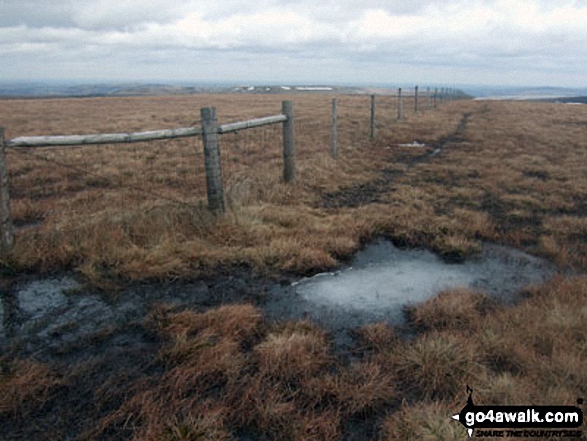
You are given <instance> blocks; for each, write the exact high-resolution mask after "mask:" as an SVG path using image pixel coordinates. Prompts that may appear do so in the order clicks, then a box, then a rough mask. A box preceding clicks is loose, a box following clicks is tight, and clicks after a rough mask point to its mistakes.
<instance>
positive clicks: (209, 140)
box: [200, 107, 225, 213]
mask: <svg viewBox="0 0 587 441" xmlns="http://www.w3.org/2000/svg"><path fill="white" fill-rule="evenodd" d="M200 115H201V117H202V140H203V142H204V160H205V162H206V190H207V192H208V208H209V209H210V211H212V212H213V213H224V211H225V207H224V189H223V188H222V166H221V163H220V146H219V145H218V122H217V121H216V108H215V107H204V108H202V109H201V110H200Z"/></svg>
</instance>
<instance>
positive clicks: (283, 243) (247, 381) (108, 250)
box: [0, 96, 587, 440]
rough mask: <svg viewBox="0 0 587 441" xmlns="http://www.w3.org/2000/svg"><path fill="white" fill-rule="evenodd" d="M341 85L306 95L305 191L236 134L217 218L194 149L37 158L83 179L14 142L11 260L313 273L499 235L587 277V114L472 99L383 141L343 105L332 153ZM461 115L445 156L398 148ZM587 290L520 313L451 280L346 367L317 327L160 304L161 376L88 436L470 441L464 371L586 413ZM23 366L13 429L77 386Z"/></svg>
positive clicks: (57, 126)
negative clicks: (404, 330)
mask: <svg viewBox="0 0 587 441" xmlns="http://www.w3.org/2000/svg"><path fill="white" fill-rule="evenodd" d="M330 98H331V97H327V96H299V97H296V98H295V99H296V115H298V116H299V121H298V123H297V124H298V125H297V126H296V130H297V133H298V137H299V149H300V150H299V162H298V166H299V178H300V179H299V181H298V182H297V184H296V185H294V186H286V185H284V184H282V183H281V181H280V167H281V165H280V164H281V162H280V161H281V159H280V156H279V133H278V131H277V132H275V133H273V132H271V131H270V130H267V131H265V132H263V131H257V132H254V133H253V132H249V133H248V134H246V133H244V132H243V133H241V134H239V135H237V136H233V137H232V138H230V139H229V138H223V141H222V142H223V143H224V144H223V147H222V148H223V158H224V159H223V161H224V162H223V165H224V167H225V168H224V170H225V183H226V189H227V190H226V191H227V200H228V201H229V204H228V205H229V210H228V212H227V214H226V215H225V216H224V217H222V218H220V219H214V218H213V217H211V216H210V215H209V213H207V211H206V209H205V204H204V203H203V199H202V198H203V195H204V184H203V181H202V176H203V175H202V161H201V146H199V144H197V141H196V140H190V141H185V140H184V141H179V140H178V141H173V142H170V143H165V144H163V143H154V144H153V145H136V146H132V147H129V148H126V147H123V148H120V149H118V148H113V147H111V146H110V147H109V146H105V147H100V148H93V147H92V148H88V150H83V151H84V154H81V153H80V152H81V150H80V149H78V150H65V149H56V150H49V149H47V150H43V151H38V152H37V153H36V154H37V155H42V156H45V157H46V158H48V159H56V160H59V161H63V162H67V163H70V164H76V166H79V167H81V169H82V170H83V171H84V173H81V172H79V173H78V172H76V171H74V170H71V169H64V168H60V167H56V166H54V165H53V164H48V163H46V162H45V161H43V160H40V159H39V158H30V157H29V156H23V155H22V154H20V153H17V152H12V151H11V152H9V154H8V156H9V168H10V178H11V185H12V187H11V188H12V194H13V208H14V213H15V219H16V220H18V223H19V231H18V233H17V246H16V248H15V250H14V252H13V254H12V255H10V256H9V257H8V258H7V259H5V260H4V261H3V262H4V264H6V265H10V266H11V267H12V268H13V269H15V270H17V271H18V270H25V269H26V270H30V269H34V270H51V269H57V268H63V267H69V268H76V269H78V270H79V271H80V272H81V273H83V274H84V275H85V276H87V277H88V278H89V279H90V280H92V281H95V282H101V283H103V282H104V280H110V279H115V280H116V281H118V282H119V281H120V280H121V279H122V280H136V279H145V278H151V279H168V278H175V277H184V276H187V277H196V276H198V275H202V274H205V273H213V272H214V270H215V269H216V268H218V267H219V266H222V267H223V268H227V267H230V266H231V265H239V266H244V265H246V266H248V267H250V268H252V269H253V270H254V271H256V272H257V273H258V274H267V273H276V272H277V273H282V272H284V271H291V272H293V273H296V274H299V273H311V272H314V271H318V270H321V269H324V268H331V267H332V266H335V265H337V264H338V263H339V262H340V261H341V260H342V259H344V258H346V257H348V256H350V255H352V253H353V252H355V251H356V250H357V249H358V248H360V247H361V245H362V244H364V243H365V242H366V241H369V240H371V239H374V238H376V237H379V236H386V237H390V238H393V239H394V240H396V241H397V242H399V243H403V244H406V245H424V246H427V247H429V248H432V249H434V250H436V251H438V252H439V253H441V254H443V255H444V256H445V257H446V258H447V259H449V260H459V259H462V258H465V257H467V256H468V255H470V254H472V253H475V252H476V251H478V249H479V244H480V243H481V242H482V241H492V242H496V243H500V244H505V245H511V246H515V247H518V248H520V249H522V250H525V251H529V252H532V253H535V254H540V255H543V256H546V257H549V258H551V259H552V260H553V261H554V262H556V263H557V264H559V265H561V267H562V269H564V270H574V271H578V272H581V271H585V269H587V241H586V236H585V215H586V214H587V211H586V210H587V206H586V205H585V201H586V200H587V175H585V172H584V168H585V151H586V148H587V141H586V139H585V137H584V126H585V121H587V107H585V106H564V105H558V104H549V103H524V102H520V103H518V102H460V103H455V104H454V105H448V106H445V107H443V108H441V109H440V110H438V111H435V112H433V111H429V112H428V111H427V112H424V113H423V114H422V115H420V116H418V117H417V118H416V117H414V116H408V118H407V120H406V121H405V122H403V123H401V124H398V123H396V122H392V120H391V116H389V117H387V118H388V119H385V117H383V118H382V119H381V121H380V127H379V136H378V140H377V142H375V143H370V142H369V141H368V140H367V137H366V135H367V131H366V130H367V127H368V125H367V122H368V112H367V109H368V97H342V98H341V102H340V106H341V126H342V127H341V130H342V131H343V136H342V140H343V141H342V147H341V154H340V158H339V159H338V160H337V161H333V160H332V159H331V158H329V157H328V153H327V152H328V112H329V110H328V109H329V106H328V104H329V100H330ZM280 100H281V97H277V96H255V97H250V96H247V97H234V96H214V97H212V96H197V97H156V98H132V99H126V98H125V99H111V100H106V99H88V100H43V101H6V102H3V107H2V108H1V109H0V119H2V121H3V124H5V125H6V127H7V135H8V137H13V136H17V135H27V134H31V135H32V134H52V133H54V134H57V133H74V132H78V131H82V132H85V131H118V130H143V129H153V128H159V127H163V126H165V127H174V126H178V125H188V124H191V123H193V122H194V121H195V119H196V117H194V118H192V117H190V116H189V115H192V116H193V115H195V114H196V113H197V109H198V108H199V107H200V106H202V105H204V104H210V105H216V107H217V109H218V111H219V114H220V120H221V121H223V122H224V121H229V120H240V119H244V118H248V117H253V116H263V115H267V114H272V113H276V112H278V111H279V108H280V106H279V101H280ZM390 100H391V99H390ZM386 105H387V107H385V105H382V106H381V108H380V109H382V115H383V114H386V115H391V109H392V105H393V103H392V102H391V101H389V102H388V103H387V104H386ZM406 107H407V106H406ZM386 109H387V110H386ZM465 114H468V115H469V116H468V119H467V121H468V122H467V125H466V127H465V128H464V130H463V131H462V132H461V133H460V134H459V138H460V140H457V139H455V138H453V139H452V141H453V142H449V143H448V144H445V145H444V150H443V151H442V153H441V154H439V155H437V156H434V157H431V158H429V159H427V160H425V161H424V160H422V161H420V159H422V154H424V153H425V151H429V150H426V149H424V150H416V149H409V148H401V147H397V144H398V143H403V142H412V141H414V140H418V141H420V142H426V143H430V144H432V143H434V142H438V141H439V140H441V139H442V138H445V137H449V136H450V135H451V134H453V133H454V132H455V130H456V129H457V126H458V125H459V123H460V122H461V121H463V116H464V115H465ZM47 115H51V117H47ZM263 139H265V142H263ZM457 141H458V142H457ZM88 171H91V172H92V173H93V174H88V173H87V172H88ZM135 185H136V186H140V187H143V188H144V189H146V190H149V192H151V193H156V196H152V195H147V196H145V193H144V192H141V191H138V190H136V189H135V190H133V189H131V187H134V186H135ZM162 195H163V196H165V197H170V198H173V199H178V200H181V201H183V202H186V204H187V205H181V204H178V203H177V202H173V201H170V200H169V199H165V198H162V197H161V196H162ZM37 223H39V224H38V225H37ZM586 287H587V279H586V278H585V277H584V276H581V275H580V274H579V275H575V276H573V277H562V276H561V277H558V278H555V279H554V280H552V281H551V282H549V283H546V284H544V285H542V286H537V287H533V288H530V289H528V290H526V292H524V298H523V299H522V300H521V301H520V302H519V303H518V304H516V305H511V306H507V307H503V306H498V305H491V304H490V303H489V302H488V301H487V299H486V298H485V297H484V296H483V295H482V294H478V293H474V292H470V291H466V290H452V291H447V292H444V293H442V294H441V295H439V296H438V297H437V298H435V299H432V300H430V301H428V302H425V303H423V304H421V305H417V306H416V307H414V308H413V309H412V311H411V313H410V317H411V320H412V322H413V324H414V326H415V329H416V330H417V334H416V336H415V337H414V338H413V339H409V340H406V341H402V340H400V339H399V338H398V336H397V334H396V331H395V330H394V329H392V328H390V327H389V326H387V325H385V324H376V325H370V326H368V327H365V328H363V329H360V330H358V331H357V332H356V333H355V339H356V347H355V348H354V350H353V351H352V354H351V356H350V358H349V357H346V356H345V357H343V356H340V355H339V354H336V353H335V352H334V351H333V348H332V345H331V341H330V339H329V337H328V335H326V334H325V333H324V332H323V331H322V330H320V329H318V328H317V327H316V326H314V325H312V324H311V323H308V322H301V323H286V324H281V325H271V326H269V325H268V324H266V323H265V322H264V320H263V317H262V315H261V313H260V312H259V311H258V310H256V309H255V308H253V307H251V306H249V305H233V306H224V307H221V308H217V309H212V310H210V311H207V312H203V313H196V312H193V311H179V312H178V311H175V310H173V309H172V308H161V309H160V310H158V311H156V312H155V313H154V314H153V315H152V317H151V318H150V319H149V320H150V321H149V322H148V325H147V326H148V327H154V328H155V329H156V330H157V333H158V335H159V336H160V339H161V348H160V350H159V352H158V353H157V356H156V357H155V361H154V363H155V366H156V368H154V369H153V370H152V371H148V372H147V373H145V375H144V378H140V379H138V380H136V379H135V380H133V381H132V382H131V384H129V385H128V390H125V400H124V401H123V402H121V403H118V405H117V406H113V407H114V408H113V409H109V410H108V411H107V412H105V414H103V415H101V416H100V417H99V418H98V421H96V419H94V420H92V421H91V423H90V422H88V424H87V426H86V427H85V428H84V430H85V432H82V433H84V434H85V435H87V437H89V436H91V435H95V436H102V437H105V438H107V437H108V436H116V435H117V434H124V436H126V437H128V438H132V439H153V440H155V439H232V438H236V437H237V436H238V435H239V434H242V433H244V434H247V435H249V436H250V437H252V438H253V439H255V438H258V439H280V440H281V439H296V440H297V439H299V440H302V439H303V440H306V439H316V440H318V439H327V440H339V439H343V438H344V437H345V435H346V434H348V432H349V431H351V429H352V428H350V429H349V425H352V424H354V422H356V421H358V420H359V421H367V422H369V421H371V422H372V421H374V422H372V423H371V424H373V425H374V429H373V431H374V433H375V437H380V438H381V439H386V440H391V439H407V440H410V439H414V440H415V439H439V440H453V439H463V437H464V436H465V434H464V430H463V428H462V427H461V426H460V425H458V424H457V423H455V422H453V421H450V420H449V418H448V417H449V416H450V415H451V414H453V413H455V412H456V411H458V410H460V408H461V407H462V405H463V404H464V402H465V400H466V394H465V390H464V388H465V385H466V384H469V385H471V386H472V387H473V388H474V390H475V400H476V402H477V403H479V404H485V403H504V404H574V403H575V400H576V399H577V398H578V397H585V396H586V395H587V389H586V386H585V385H587V377H586V372H587V351H586V348H587V346H586V344H587V343H586V337H585V336H586V335H587V328H586V324H587V315H586V314H587V310H586V309H585V304H587V291H586ZM346 355H348V354H346ZM18 363H25V362H18ZM18 363H17V364H15V365H14V366H16V368H15V369H12V368H11V369H10V370H9V371H8V372H9V373H8V374H7V375H4V374H3V376H2V377H1V380H0V382H1V383H2V385H3V386H6V387H4V388H3V389H2V391H3V393H4V395H3V397H2V399H1V400H0V409H3V412H4V414H5V415H10V418H12V420H11V421H13V422H12V424H13V425H16V426H17V424H16V423H14V415H15V414H17V413H19V412H22V411H23V409H38V408H39V406H43V405H44V403H46V402H48V401H50V400H51V397H53V392H52V391H54V390H55V388H57V387H58V386H59V384H61V383H60V381H65V380H63V379H62V378H61V377H59V376H56V375H55V374H54V373H53V372H54V371H53V370H52V367H51V366H50V365H44V364H42V363H39V362H26V363H28V364H26V365H24V364H18ZM21 371H22V372H21ZM30 372H32V373H33V374H32V375H31V374H30ZM63 378H65V379H67V378H68V376H67V372H65V373H64V374H63ZM96 387H97V388H98V387H99V385H97V386H96ZM6 391H8V392H6ZM60 405H62V406H68V404H67V403H66V402H62V403H60ZM69 405H70V406H73V404H69ZM16 426H15V427H16ZM11 427H12V426H11ZM121 427H124V429H121ZM15 430H16V429H15ZM83 437H84V436H82V438H83Z"/></svg>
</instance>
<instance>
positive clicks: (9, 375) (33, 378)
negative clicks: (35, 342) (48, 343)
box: [0, 360, 63, 418]
mask: <svg viewBox="0 0 587 441" xmlns="http://www.w3.org/2000/svg"><path fill="white" fill-rule="evenodd" d="M62 385H63V381H62V379H61V378H60V376H59V375H57V373H55V372H53V371H52V370H51V369H50V368H49V367H48V366H46V365H44V364H42V363H38V362H34V361H31V360H14V361H7V360H2V371H1V372H0V416H1V417H2V418H9V417H13V418H15V417H18V418H26V417H27V416H28V415H30V414H31V413H33V412H34V411H36V410H38V409H40V408H42V407H43V406H45V405H46V404H47V401H48V400H49V399H50V397H51V395H52V394H54V393H55V391H56V389H57V388H59V387H60V386H62Z"/></svg>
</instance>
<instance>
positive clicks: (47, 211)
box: [6, 94, 432, 235]
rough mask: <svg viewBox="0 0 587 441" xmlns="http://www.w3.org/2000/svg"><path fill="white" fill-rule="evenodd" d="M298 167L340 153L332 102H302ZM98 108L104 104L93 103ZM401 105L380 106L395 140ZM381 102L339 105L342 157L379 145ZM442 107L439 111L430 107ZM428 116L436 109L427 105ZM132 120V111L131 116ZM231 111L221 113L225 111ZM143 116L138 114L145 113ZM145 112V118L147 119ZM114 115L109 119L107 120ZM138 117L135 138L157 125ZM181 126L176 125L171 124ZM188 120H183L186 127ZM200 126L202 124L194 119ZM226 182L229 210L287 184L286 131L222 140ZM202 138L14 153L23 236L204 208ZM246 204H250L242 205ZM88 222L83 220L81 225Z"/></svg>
mask: <svg viewBox="0 0 587 441" xmlns="http://www.w3.org/2000/svg"><path fill="white" fill-rule="evenodd" d="M293 98H294V101H295V119H294V121H295V123H294V130H295V135H296V160H297V161H298V164H303V163H304V162H305V161H308V160H311V159H312V158H314V157H316V155H325V154H328V153H329V151H330V143H331V121H332V119H331V118H332V114H331V109H332V106H331V101H332V98H333V96H331V95H315V96H312V97H311V98H309V99H306V98H304V97H301V98H300V97H298V96H294V97H293ZM279 99H281V97H274V98H271V97H263V99H262V100H261V101H262V102H261V103H259V102H257V101H256V100H254V99H253V100H252V105H250V106H247V105H246V104H247V102H246V101H245V100H242V99H241V100H240V104H241V107H239V106H237V105H234V104H232V105H231V106H230V107H229V109H228V110H227V111H226V112H225V113H221V114H220V115H219V119H220V120H221V121H222V122H225V121H226V122H232V121H234V120H237V119H242V117H243V116H245V117H249V116H255V117H259V116H264V115H266V114H267V113H271V114H275V113H277V112H276V111H275V110H276V109H278V108H279V104H278V103H279V101H278V100H279ZM402 100H403V117H404V118H410V117H411V116H412V115H413V114H414V112H415V103H414V97H413V96H403V97H402ZM91 103H92V104H94V103H95V101H92V102H91ZM398 104H399V102H398V97H397V96H392V95H388V96H378V97H377V99H376V102H375V106H376V112H375V113H376V129H377V131H385V130H387V129H389V128H391V127H392V126H393V125H394V124H395V123H397V119H398ZM370 106H371V97H370V96H368V95H355V96H339V97H338V123H337V125H338V146H339V147H338V149H339V152H340V153H339V154H340V155H344V154H345V151H348V150H350V149H357V148H360V147H361V146H362V145H365V144H368V143H369V142H370V141H371V140H370V127H371V116H370ZM430 107H432V101H430ZM419 108H420V111H425V110H426V109H427V108H428V100H427V97H426V95H425V94H421V95H420V99H419ZM125 109H126V111H127V112H128V111H130V110H129V109H128V107H126V108H125ZM218 109H219V111H222V109H221V107H220V106H219V107H218ZM135 113H136V112H135ZM140 113H141V110H140V109H139V114H140ZM104 114H105V113H104V109H103V108H101V109H100V115H102V116H104ZM141 117H142V118H146V119H147V120H148V119H149V117H151V118H152V117H153V114H150V115H149V114H148V113H147V114H143V115H142V116H139V117H137V116H135V119H137V120H135V121H134V126H133V127H132V128H133V129H135V128H136V129H141V128H142V125H143V124H146V123H147V121H143V122H141V121H140V118H141ZM177 119H178V118H177V116H175V118H170V119H169V120H166V122H167V123H169V124H171V123H173V122H174V121H176V120H177ZM188 119H190V118H188V117H186V116H182V117H181V120H182V121H184V120H185V121H187V120H188ZM190 123H191V124H192V125H193V126H198V125H199V124H200V121H197V120H196V121H194V120H193V118H192V119H191V121H190ZM219 140H220V141H219V142H220V157H221V166H222V179H223V181H224V187H225V189H226V193H227V197H228V199H229V201H228V202H229V204H231V203H232V202H234V201H233V200H232V199H238V198H237V197H235V194H238V192H239V191H240V187H241V186H242V185H243V182H245V181H247V180H250V179H254V178H255V177H257V176H270V181H273V182H274V183H277V182H279V181H280V180H281V179H282V164H283V149H282V144H283V131H282V125H281V124H275V125H269V126H263V127H256V128H252V129H246V130H240V131H238V132H234V133H227V134H222V135H221V136H219ZM203 151H204V147H203V142H202V138H201V137H200V136H194V137H189V138H177V139H169V140H157V141H150V142H136V143H132V144H102V145H82V146H76V147H72V146H65V147H38V148H20V147H11V148H7V149H6V161H7V164H8V174H9V183H10V188H9V191H10V197H11V206H12V218H13V222H14V227H15V229H16V232H17V234H20V233H23V234H29V235H30V234H33V233H31V230H32V231H34V234H44V233H46V232H47V231H49V230H53V231H55V230H60V229H61V230H63V229H68V228H70V229H71V228H72V225H75V223H76V219H81V217H83V219H84V220H83V222H85V223H87V222H88V219H89V220H90V222H91V219H92V218H96V219H97V218H103V217H108V218H112V217H116V216H125V215H128V213H144V212H148V211H149V210H153V209H156V208H157V207H169V206H188V207H202V206H203V205H204V204H205V197H206V171H205V161H204V152H203ZM241 202H242V201H241ZM80 222H81V220H80Z"/></svg>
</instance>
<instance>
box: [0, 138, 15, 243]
mask: <svg viewBox="0 0 587 441" xmlns="http://www.w3.org/2000/svg"><path fill="white" fill-rule="evenodd" d="M5 148H6V146H5V144H4V127H0V235H1V236H2V237H0V251H1V252H2V253H6V252H8V251H10V250H11V249H12V246H13V245H14V226H13V225H12V212H11V211H10V193H9V191H8V165H7V164H6V152H5Z"/></svg>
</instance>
